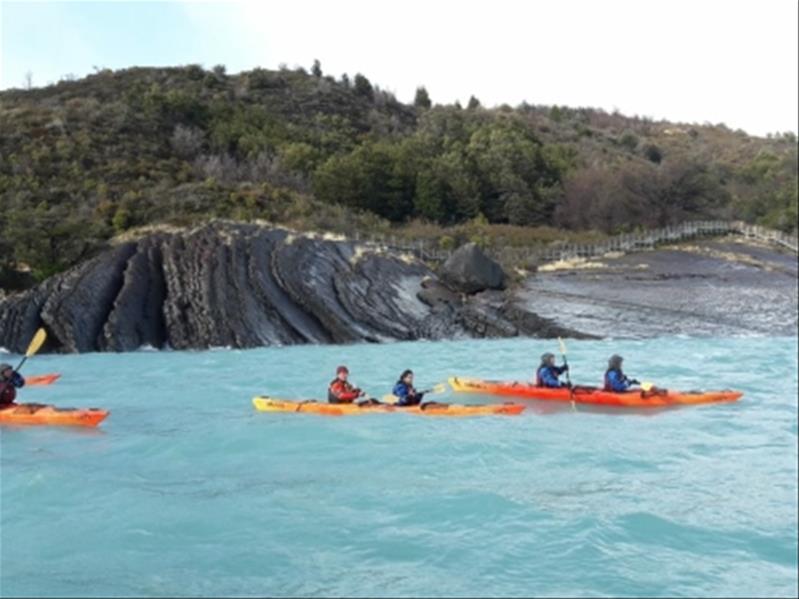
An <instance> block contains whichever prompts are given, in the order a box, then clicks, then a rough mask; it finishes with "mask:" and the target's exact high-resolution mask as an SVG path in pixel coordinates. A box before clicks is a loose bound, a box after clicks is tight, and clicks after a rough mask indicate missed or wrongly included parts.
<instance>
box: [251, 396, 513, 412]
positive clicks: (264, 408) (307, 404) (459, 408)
mask: <svg viewBox="0 0 799 599" xmlns="http://www.w3.org/2000/svg"><path fill="white" fill-rule="evenodd" d="M252 404H253V405H254V406H255V409H256V410H258V411H259V412H304V413H306V414H321V415H323V416H356V415H361V414H376V413H377V414H382V413H385V412H402V413H406V414H416V415H419V416H516V415H518V414H521V413H522V411H524V406H523V405H521V404H515V403H504V404H483V405H459V404H444V403H431V404H429V405H424V404H423V405H421V406H408V407H402V406H393V405H390V404H372V405H369V404H367V405H363V406H360V405H358V404H355V403H351V404H331V403H323V402H320V401H316V400H315V399H311V400H304V401H297V400H290V399H278V398H275V397H267V396H260V397H254V398H253V400H252Z"/></svg>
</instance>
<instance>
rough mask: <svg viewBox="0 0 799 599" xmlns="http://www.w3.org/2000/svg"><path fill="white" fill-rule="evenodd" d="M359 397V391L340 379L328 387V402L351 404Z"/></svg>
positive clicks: (331, 382) (335, 379) (333, 381)
mask: <svg viewBox="0 0 799 599" xmlns="http://www.w3.org/2000/svg"><path fill="white" fill-rule="evenodd" d="M357 397H358V391H357V390H356V389H355V387H353V386H352V385H351V384H350V382H349V381H342V380H340V379H339V378H338V377H336V378H334V379H333V380H332V381H330V385H328V387H327V401H328V402H330V403H349V402H351V401H353V400H354V399H355V398H357Z"/></svg>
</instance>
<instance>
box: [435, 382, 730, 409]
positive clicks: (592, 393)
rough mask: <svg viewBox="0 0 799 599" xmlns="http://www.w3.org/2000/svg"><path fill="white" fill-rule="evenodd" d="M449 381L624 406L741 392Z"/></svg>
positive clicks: (702, 400)
mask: <svg viewBox="0 0 799 599" xmlns="http://www.w3.org/2000/svg"><path fill="white" fill-rule="evenodd" d="M449 384H450V386H451V387H452V389H453V390H454V391H457V392H460V393H483V394H486V395H502V396H506V397H521V398H525V399H541V400H552V401H572V400H573V401H574V402H575V403H584V404H596V405H605V406H618V407H624V408H662V407H666V406H675V405H696V404H707V403H720V402H728V401H736V400H738V399H740V398H741V396H742V395H743V393H741V392H740V391H732V390H729V389H727V390H724V391H673V390H671V389H657V390H654V389H653V390H652V391H648V392H647V391H642V390H640V389H636V390H633V391H625V392H622V393H617V392H614V391H605V390H603V389H600V388H598V387H579V386H575V387H574V388H573V389H571V390H569V389H567V388H564V387H561V388H557V389H551V388H547V387H537V386H535V385H533V384H531V383H526V382H521V381H487V380H481V379H470V378H462V377H453V378H451V379H449Z"/></svg>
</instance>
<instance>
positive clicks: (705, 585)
mask: <svg viewBox="0 0 799 599" xmlns="http://www.w3.org/2000/svg"><path fill="white" fill-rule="evenodd" d="M556 349H557V347H556V344H553V343H551V342H545V341H538V340H503V341H458V342H444V343H426V342H420V343H398V344H388V345H381V346H376V345H357V346H345V347H291V348H265V349H259V350H251V351H226V350H220V351H208V352H170V353H156V352H138V353H132V354H117V355H113V354H105V355H103V354H91V355H82V356H37V357H35V358H34V359H32V360H31V361H30V363H29V365H27V366H26V371H27V373H29V374H38V373H45V372H53V371H58V372H61V373H62V374H63V378H62V380H60V381H59V382H57V383H56V384H55V385H53V386H51V387H49V388H30V389H26V390H24V395H23V397H22V399H24V400H26V401H40V402H51V403H55V404H58V405H61V406H102V407H106V408H109V409H110V410H111V412H112V414H111V416H110V417H109V419H108V420H107V421H106V422H105V423H103V425H102V426H101V427H100V429H98V430H96V431H85V430H84V431H81V430H75V429H57V428H7V427H5V428H1V429H0V435H2V442H0V450H1V451H2V455H1V456H0V464H1V465H2V477H1V478H0V482H1V483H2V491H1V495H0V497H1V498H2V505H0V513H1V515H2V520H1V521H0V524H1V525H2V530H1V531H0V541H1V542H2V546H1V547H0V576H1V578H0V584H2V587H0V594H2V595H5V596H12V595H13V596H18V595H22V596H26V595H30V596H48V595H58V596H68V595H80V596H98V595H101V596H117V595H128V596H130V595H140V596H154V595H170V596H172V595H174V596H198V595H226V596H252V595H261V596H263V595H273V596H331V595H332V596H342V595H343V596H412V595H424V596H441V595H443V596H466V595H468V596H485V595H493V596H513V595H516V596H545V595H558V596H602V595H613V596H653V597H654V596H725V597H738V596H763V597H765V596H790V595H793V596H796V594H797V361H796V352H797V340H796V338H782V339H764V338H748V339H747V338H737V339H711V340H708V339H701V340H700V339H682V338H668V339H657V340H647V341H618V342H613V341H590V342H588V341H584V342H577V341H572V342H570V343H569V357H570V362H571V364H572V367H573V368H572V376H573V378H574V379H575V381H579V382H584V383H591V382H596V381H597V380H598V379H599V378H600V377H601V373H602V365H603V363H604V361H605V360H606V359H607V356H608V355H609V354H610V353H612V352H614V351H618V352H620V353H622V354H623V355H624V356H625V357H626V364H625V365H626V369H627V370H628V371H629V374H631V375H635V376H637V377H638V378H641V379H645V380H647V379H648V380H652V381H655V382H657V383H659V384H661V385H664V386H670V387H675V388H685V389H693V388H698V387H703V388H711V387H716V388H718V387H721V388H726V387H729V388H737V389H741V390H743V391H744V392H745V393H746V395H745V396H744V398H743V399H742V400H741V401H740V402H738V403H736V404H729V405H716V406H700V407H689V408H683V409H677V410H667V411H657V412H647V413H643V414H642V413H624V412H619V411H616V412H613V413H596V412H591V411H587V410H583V409H581V408H579V407H578V410H577V411H576V412H573V411H571V409H570V408H569V407H568V406H563V407H559V406H552V405H551V404H543V405H541V404H538V405H532V404H531V405H532V409H530V410H528V411H526V412H525V413H524V414H523V415H522V416H520V417H517V418H508V417H505V418H498V417H495V418H471V419H443V418H440V419H436V418H421V417H415V416H411V415H406V414H400V415H369V416H362V417H353V418H337V419H336V418H324V417H319V416H313V415H304V414H265V413H255V412H254V411H253V409H252V406H251V404H250V398H251V396H253V395H254V394H257V393H262V392H268V393H271V394H274V395H278V396H280V395H282V396H286V397H309V396H314V395H316V396H321V395H322V394H323V392H324V389H325V386H326V383H327V382H328V381H329V379H331V378H332V373H333V371H334V369H335V366H336V365H337V364H339V363H341V362H345V363H347V364H348V365H349V366H350V369H351V371H352V373H353V379H354V380H355V381H356V382H357V383H359V384H360V385H362V386H363V387H365V388H367V389H369V390H371V391H372V392H373V393H374V394H376V395H380V394H382V393H385V392H387V390H388V386H389V384H390V383H392V382H393V380H394V378H395V377H396V376H397V374H398V372H399V371H401V370H402V369H403V368H404V367H406V366H408V367H411V368H414V369H415V370H416V372H417V383H418V384H419V385H420V386H425V383H435V382H438V381H439V380H442V379H444V378H446V377H447V376H448V375H452V374H462V375H475V376H490V377H525V376H529V375H530V372H531V370H532V367H533V365H534V363H535V362H536V360H537V356H538V355H539V354H540V353H542V352H543V351H546V350H552V351H556ZM4 360H5V358H4ZM441 398H442V399H448V398H449V396H447V395H444V396H442V397H441ZM481 399H482V400H485V399H486V398H480V397H479V396H472V395H469V396H459V400H461V401H472V402H473V401H480V400H481Z"/></svg>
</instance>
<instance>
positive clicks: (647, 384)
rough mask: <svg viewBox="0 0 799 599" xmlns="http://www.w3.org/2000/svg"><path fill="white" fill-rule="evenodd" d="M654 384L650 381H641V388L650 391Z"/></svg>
mask: <svg viewBox="0 0 799 599" xmlns="http://www.w3.org/2000/svg"><path fill="white" fill-rule="evenodd" d="M654 386H655V383H652V382H650V381H644V382H643V383H641V389H643V390H644V391H651V390H652V388H653V387H654Z"/></svg>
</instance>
